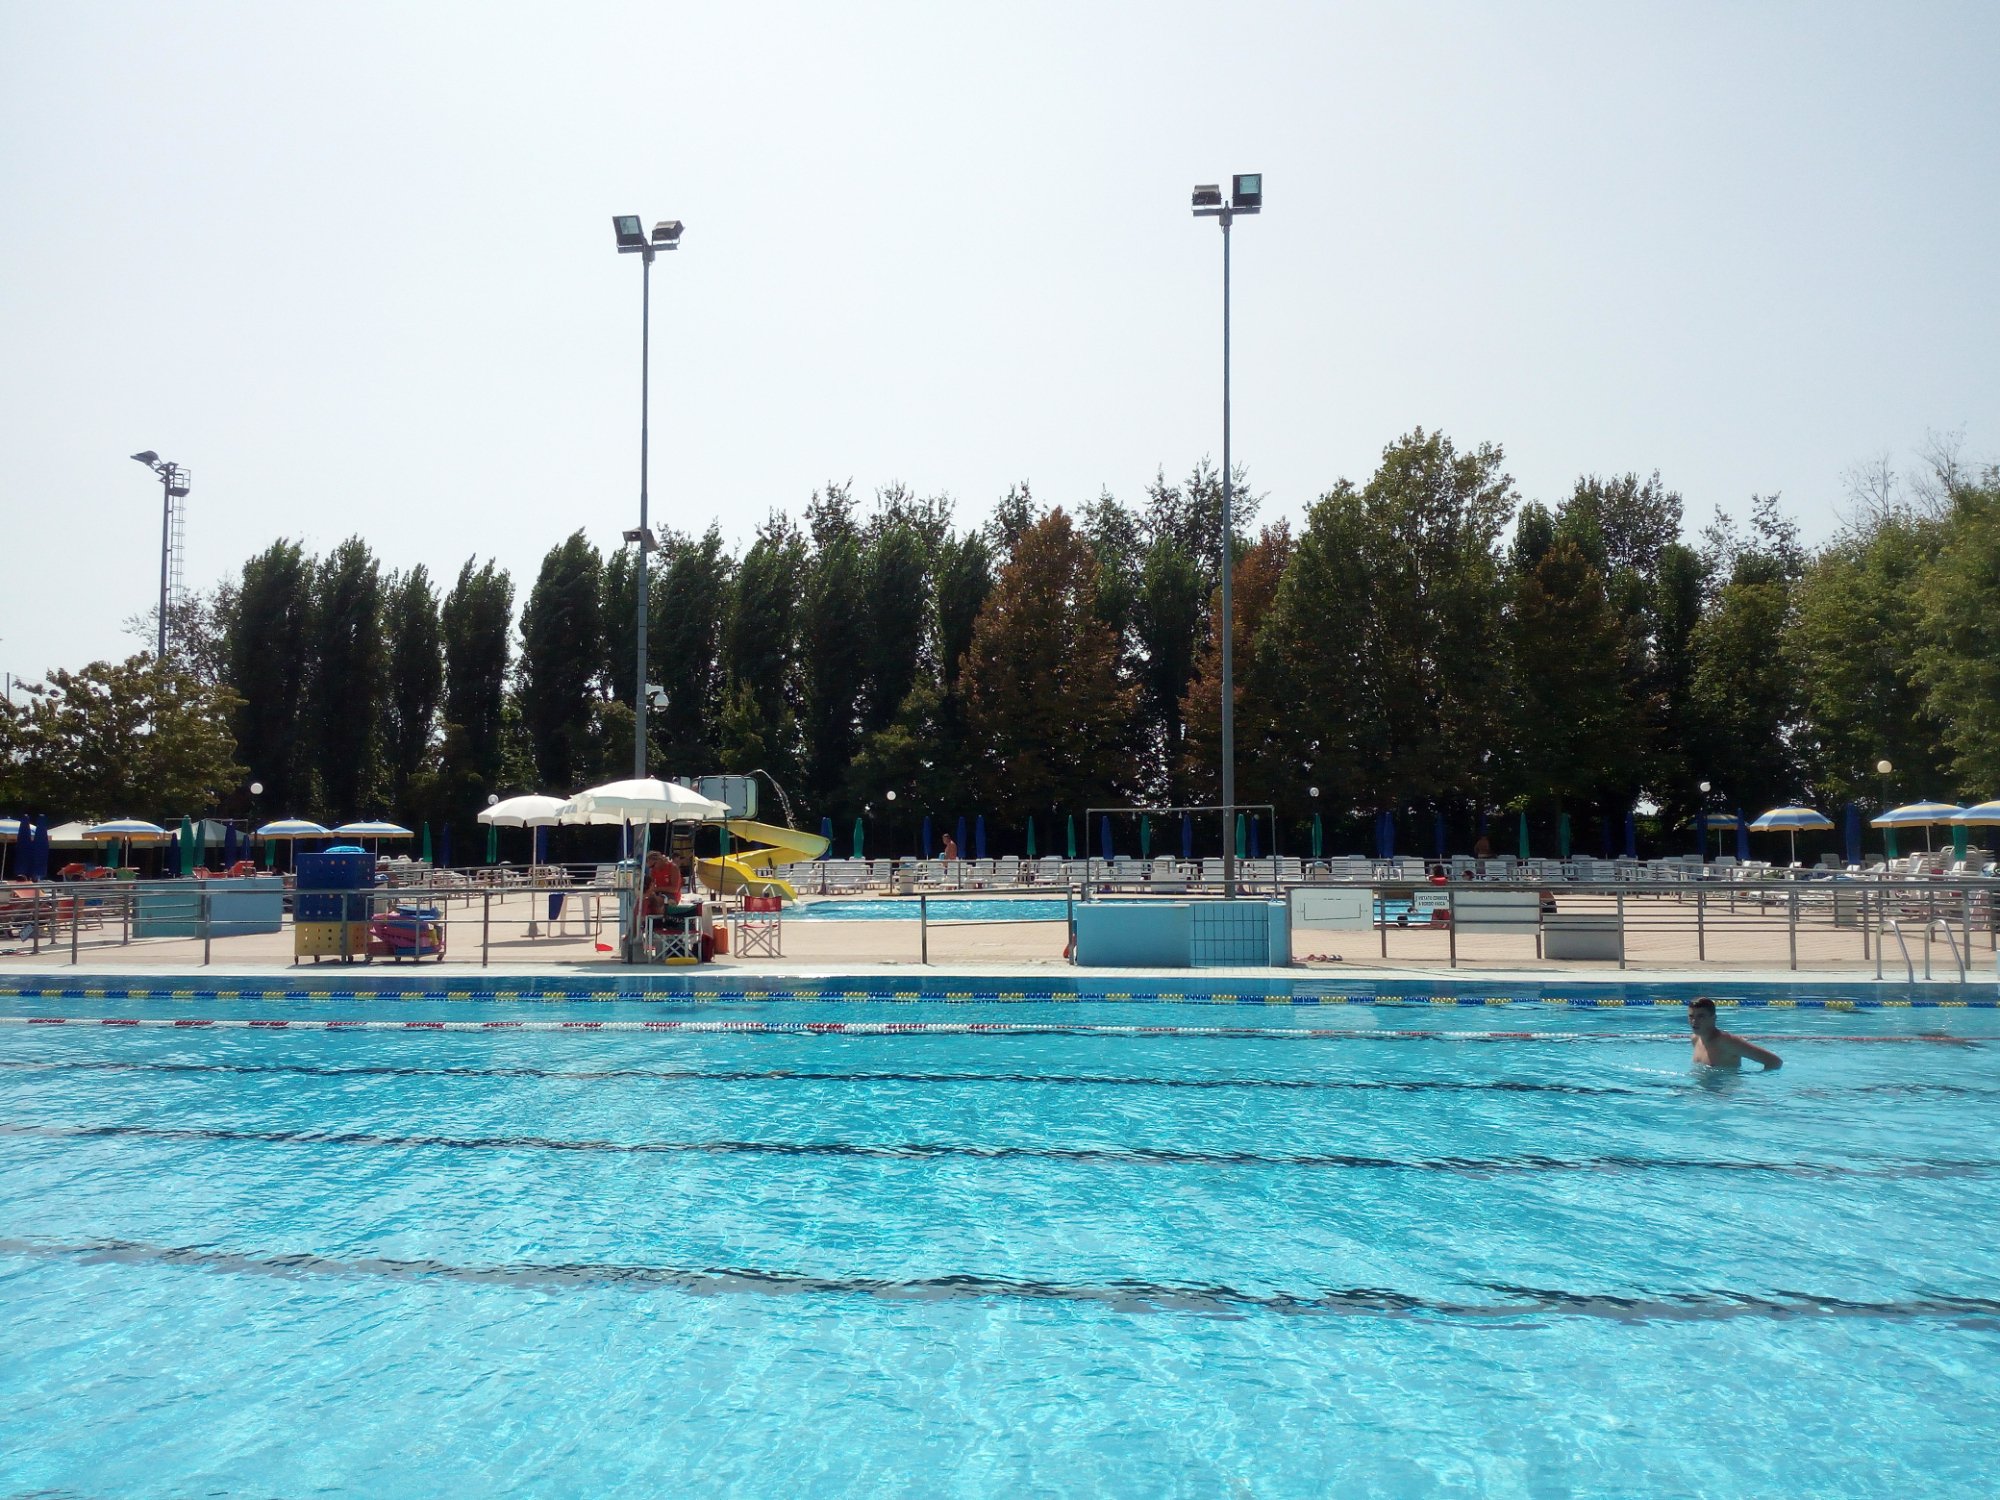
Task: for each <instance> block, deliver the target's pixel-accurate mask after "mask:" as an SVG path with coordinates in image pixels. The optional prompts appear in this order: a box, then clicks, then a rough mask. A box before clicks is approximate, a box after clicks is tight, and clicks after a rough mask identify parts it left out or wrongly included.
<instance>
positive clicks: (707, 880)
mask: <svg viewBox="0 0 2000 1500" xmlns="http://www.w3.org/2000/svg"><path fill="white" fill-rule="evenodd" d="M723 826H724V827H725V828H727V829H728V830H729V836H730V837H731V838H732V839H740V840H742V841H743V843H745V844H747V845H760V846H761V847H757V848H744V849H737V850H733V851H732V852H730V853H728V854H725V855H723V856H721V857H720V858H716V859H698V860H696V861H695V872H696V874H698V875H699V876H700V877H701V883H702V884H703V885H705V886H707V887H708V888H709V889H710V890H712V891H715V892H718V893H719V894H721V895H725V896H727V895H733V894H734V893H735V892H737V891H740V890H742V889H743V888H744V887H745V886H748V887H749V888H750V891H751V893H752V894H753V895H762V894H764V893H765V892H767V891H768V892H773V893H775V894H777V895H780V896H783V897H784V898H785V899H786V900H787V901H796V900H798V897H799V893H798V892H797V891H795V890H793V889H792V887H791V885H790V883H789V882H787V881H783V880H780V879H779V878H778V877H777V876H775V875H773V874H772V873H771V870H772V867H773V866H776V865H789V864H796V863H798V862H799V861H801V860H808V859H818V858H819V857H820V856H821V855H822V854H824V853H826V850H827V840H825V839H823V838H821V837H820V836H819V835H818V834H816V833H801V832H800V831H799V830H798V829H796V828H779V827H777V826H776V825H775V824H771V823H756V822H752V821H751V820H750V819H749V818H731V819H730V820H729V821H728V822H727V823H725V824H724V825H723Z"/></svg>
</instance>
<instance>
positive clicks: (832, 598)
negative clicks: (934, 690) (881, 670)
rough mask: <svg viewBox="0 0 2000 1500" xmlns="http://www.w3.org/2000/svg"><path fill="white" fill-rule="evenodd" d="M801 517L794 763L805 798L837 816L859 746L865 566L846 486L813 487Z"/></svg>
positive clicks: (865, 605) (865, 667)
mask: <svg viewBox="0 0 2000 1500" xmlns="http://www.w3.org/2000/svg"><path fill="white" fill-rule="evenodd" d="M806 517H807V523H808V527H809V529H810V532H811V536H812V558H811V562H810V564H809V565H808V567H807V570H806V586H805V592H804V595H803V597H802V598H801V600H800V609H799V657H800V661H799V729H800V734H801V738H802V740H803V741H804V744H803V765H802V768H801V769H802V772H803V780H804V783H805V796H806V801H807V803H808V804H809V805H810V806H811V807H813V808H814V809H815V810H817V811H821V812H825V813H829V814H833V815H842V814H844V813H846V812H847V811H848V808H847V806H846V804H844V803H843V802H842V801H841V800H840V798H841V788H842V786H843V784H844V783H845V781H846V778H847V766H848V762H849V761H851V760H853V758H854V752H855V750H856V749H857V748H858V747H859V745H860V733H861V722H860V721H861V687H862V678H863V675H864V673H865V672H866V670H867V666H866V658H865V656H864V654H863V650H862V641H861V632H860V630H859V629H858V628H857V624H858V622H859V621H861V620H863V619H865V618H866V615H867V608H868V598H867V569H866V566H865V563H864V559H863V557H862V552H861V542H860V534H859V528H857V527H856V526H855V524H854V513H853V501H852V500H851V499H850V498H849V497H848V494H847V491H846V489H845V487H843V486H838V485H828V486H827V487H826V489H824V490H822V491H820V492H818V493H816V494H815V495H814V496H813V500H812V503H811V505H809V506H808V507H807V510H806Z"/></svg>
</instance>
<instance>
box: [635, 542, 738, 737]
mask: <svg viewBox="0 0 2000 1500" xmlns="http://www.w3.org/2000/svg"><path fill="white" fill-rule="evenodd" d="M661 558H662V561H663V563H664V566H663V567H662V569H661V574H660V581H659V586H658V588H657V589H656V590H655V592H654V594H653V620H652V627H651V635H652V645H651V647H650V650H649V656H650V658H651V661H652V673H653V681H655V682H657V683H658V684H659V685H660V686H661V687H662V688H663V689H665V691H666V695H667V704H666V707H665V709H664V710H662V711H661V712H660V714H659V715H658V716H657V719H656V720H655V721H649V723H648V729H649V731H650V737H651V738H652V740H653V742H654V744H656V745H657V746H659V750H660V756H661V759H662V761H663V762H664V764H665V766H666V768H667V770H668V771H669V773H671V774H673V775H676V776H682V775H687V776H692V775H700V774H704V773H706V772H708V771H711V770H714V769H716V764H715V757H716V749H715V739H716V721H717V719H718V718H719V717H720V716H721V713H722V694H723V672H722V626H723V620H724V617H725V616H726V614H727V612H728V608H729V598H730V592H731V583H732V579H731V576H730V575H731V572H732V566H731V559H730V556H729V552H728V550H727V549H726V548H725V547H724V546H723V544H722V533H721V532H720V531H718V530H717V529H716V528H715V527H713V526H710V527H709V529H708V530H707V532H705V533H704V534H703V535H702V536H701V537H699V538H690V537H672V538H670V539H669V541H668V544H667V546H666V547H665V548H664V549H663V550H662V552H661Z"/></svg>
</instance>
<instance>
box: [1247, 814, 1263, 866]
mask: <svg viewBox="0 0 2000 1500" xmlns="http://www.w3.org/2000/svg"><path fill="white" fill-rule="evenodd" d="M1262 821H1263V820H1262V819H1261V818H1259V817H1258V816H1257V815H1256V814H1255V813H1252V814H1251V816H1250V857H1251V858H1252V859H1262V858H1263V857H1264V856H1263V853H1262V852H1261V851H1260V850H1259V849H1258V847H1257V825H1258V824H1259V823H1260V822H1262Z"/></svg>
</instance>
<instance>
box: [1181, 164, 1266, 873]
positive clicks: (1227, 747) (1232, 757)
mask: <svg viewBox="0 0 2000 1500" xmlns="http://www.w3.org/2000/svg"><path fill="white" fill-rule="evenodd" d="M1263 206H1264V174H1263V173H1261V172H1239V173H1237V174H1236V176H1235V177H1234V178H1232V179H1231V180H1230V184H1229V201H1228V202H1227V203H1224V202H1223V201H1222V189H1221V188H1220V187H1218V186H1216V185H1215V184H1214V183H1212V182H1211V183H1202V184H1200V185H1198V186H1197V187H1196V188H1195V190H1194V216H1195V217H1196V218H1197V219H1219V220H1221V221H1222V895H1223V899H1224V900H1230V901H1233V900H1234V899H1235V898H1236V640H1235V636H1236V613H1235V607H1234V604H1233V601H1232V597H1231V596H1232V590H1231V582H1232V580H1231V577H1230V575H1231V574H1232V573H1234V572H1235V551H1236V531H1235V516H1234V514H1233V509H1232V505H1231V500H1232V496H1231V495H1230V472H1229V226H1230V224H1231V223H1232V222H1234V220H1235V218H1236V216H1237V215H1238V214H1254V213H1256V212H1258V211H1259V210H1260V209H1262V208H1263Z"/></svg>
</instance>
